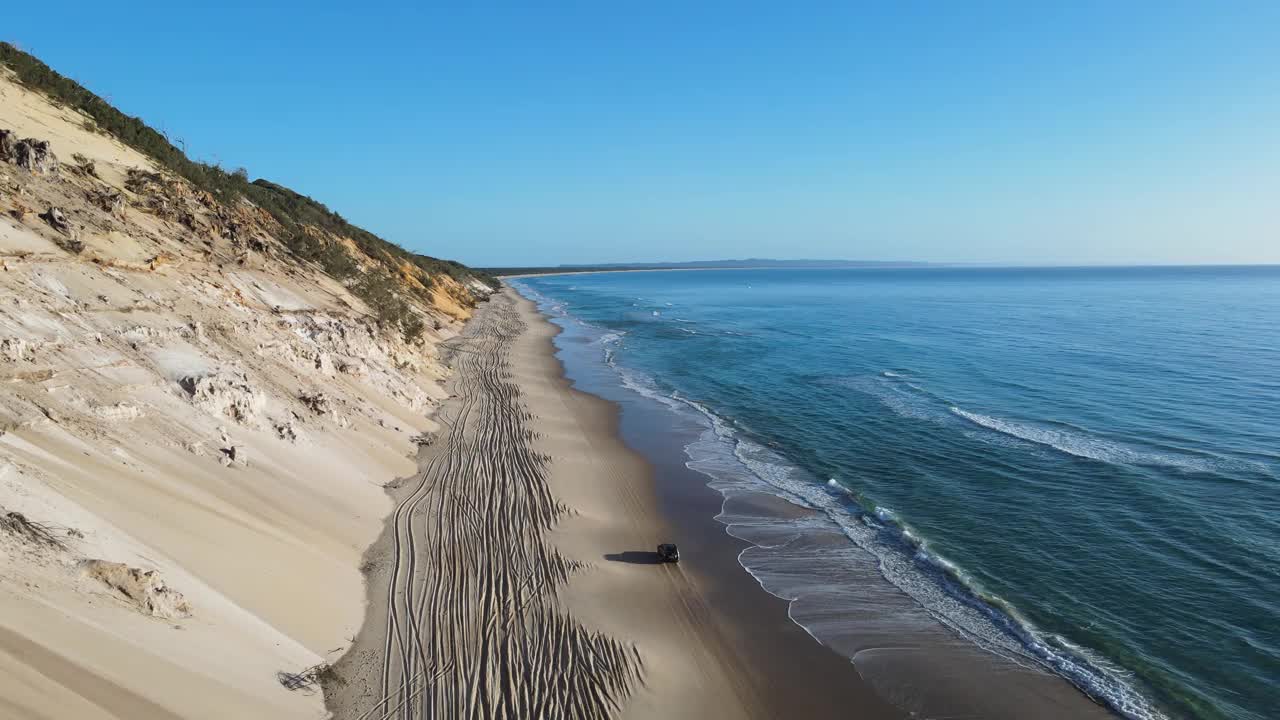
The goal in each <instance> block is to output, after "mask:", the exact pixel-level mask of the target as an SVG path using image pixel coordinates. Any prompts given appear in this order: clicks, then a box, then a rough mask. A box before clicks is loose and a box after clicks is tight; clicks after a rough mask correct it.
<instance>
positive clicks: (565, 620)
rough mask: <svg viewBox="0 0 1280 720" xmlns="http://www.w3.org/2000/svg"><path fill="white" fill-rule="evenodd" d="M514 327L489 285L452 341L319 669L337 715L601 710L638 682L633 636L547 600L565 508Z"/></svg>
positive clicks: (556, 576)
mask: <svg viewBox="0 0 1280 720" xmlns="http://www.w3.org/2000/svg"><path fill="white" fill-rule="evenodd" d="M523 330H524V321H523V320H522V319H521V318H520V317H519V315H518V313H517V310H516V307H515V305H514V302H513V301H512V299H511V298H510V297H508V296H507V295H506V294H505V293H504V294H497V295H495V296H494V297H493V299H492V300H491V301H490V302H489V303H488V305H487V306H486V307H485V308H484V310H483V311H482V312H479V313H477V315H476V317H475V318H474V319H473V320H472V321H471V322H470V323H469V324H468V325H467V327H466V329H465V331H464V333H463V334H462V335H460V336H459V337H458V338H455V339H454V340H453V341H451V342H450V344H449V347H448V349H447V352H448V353H449V354H451V355H452V362H453V365H454V369H455V375H454V378H453V380H452V382H451V385H452V387H451V389H452V392H453V394H454V398H453V399H452V400H451V402H450V403H448V404H447V405H446V408H445V414H444V416H443V417H442V420H443V426H442V429H441V432H440V433H439V435H438V436H437V437H436V438H434V440H433V441H432V442H431V443H430V444H429V445H428V446H426V447H425V448H424V449H423V451H422V452H421V453H420V456H419V459H420V465H419V467H420V470H419V472H418V473H417V474H416V475H415V476H413V477H410V478H408V479H406V480H405V481H403V484H402V485H401V487H400V488H399V491H398V492H397V505H396V508H395V511H394V515H393V517H392V519H391V522H390V525H389V527H388V531H387V535H389V536H384V538H383V540H382V541H380V542H379V544H378V545H375V547H374V549H373V550H371V553H370V556H371V557H370V560H371V563H375V564H381V565H382V567H381V568H379V570H378V571H375V572H374V573H373V575H372V576H371V579H370V589H371V600H372V603H373V604H374V607H371V608H370V610H371V612H370V614H369V617H368V619H367V620H366V626H365V628H364V630H363V631H362V633H361V636H360V638H358V639H357V642H356V644H355V646H354V647H353V649H352V650H351V651H350V652H348V653H347V654H346V655H345V656H344V657H343V658H342V660H340V661H339V662H338V663H337V664H336V665H335V666H334V673H332V674H331V675H330V678H329V680H328V681H327V682H326V683H325V694H326V701H327V703H328V705H329V708H330V710H332V711H333V712H334V716H335V717H337V718H345V719H354V720H390V719H392V718H398V719H400V720H410V719H418V718H606V717H611V716H614V715H615V714H616V713H617V711H619V710H620V708H621V706H622V702H623V701H624V700H625V699H626V698H627V697H628V696H629V695H630V694H631V693H632V691H633V690H634V688H635V687H636V685H637V684H638V683H639V682H640V681H641V672H642V667H641V662H640V656H639V654H638V653H637V651H636V650H635V648H634V647H633V646H631V645H629V644H624V643H621V642H618V641H616V640H614V639H612V638H610V637H607V636H605V635H603V634H602V633H599V632H594V631H590V630H587V629H586V628H584V627H582V626H581V625H580V624H578V623H577V622H575V620H574V618H573V617H571V616H569V615H568V614H567V612H566V611H565V610H564V609H563V608H562V607H560V606H559V604H558V603H557V601H556V591H557V588H558V587H559V586H560V585H561V584H563V583H564V582H565V581H566V580H567V579H568V578H569V576H570V575H571V574H572V573H573V572H575V570H576V569H578V567H579V566H578V565H577V564H576V563H575V562H573V561H570V560H568V559H566V558H564V557H563V556H562V555H561V554H560V553H559V552H557V551H556V549H555V548H554V547H552V546H551V545H550V544H549V542H548V541H547V540H546V539H545V535H546V533H547V532H548V530H550V528H551V527H552V526H553V525H554V524H555V523H556V522H557V520H558V519H559V518H561V517H562V516H564V515H565V514H566V513H567V512H569V510H568V508H566V507H564V506H563V505H562V504H560V503H558V502H557V501H556V499H555V498H554V497H553V496H552V494H551V491H550V489H549V487H548V482H547V466H548V462H549V460H550V458H549V457H548V456H546V455H544V454H540V453H539V452H537V451H536V450H535V449H534V447H533V441H534V439H535V435H534V432H533V431H532V430H531V429H529V424H530V421H531V420H532V415H531V414H530V413H529V411H528V409H527V407H526V405H525V404H524V402H522V399H521V396H520V392H519V390H518V388H517V386H516V384H515V383H514V382H513V377H512V371H511V366H510V350H511V346H512V344H513V343H514V341H515V340H516V338H517V337H518V336H519V335H520V334H521V332H522V331H523ZM379 641H380V642H379ZM379 644H380V647H379Z"/></svg>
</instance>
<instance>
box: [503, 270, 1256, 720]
mask: <svg viewBox="0 0 1280 720" xmlns="http://www.w3.org/2000/svg"><path fill="white" fill-rule="evenodd" d="M520 284H521V285H522V287H524V288H526V289H527V290H532V291H533V293H532V294H534V295H535V296H538V297H540V298H541V299H542V301H543V305H544V307H546V308H549V309H551V310H553V311H556V312H562V313H565V314H567V316H568V317H569V318H572V319H573V320H574V321H576V322H580V323H582V325H583V327H586V328H590V329H592V331H593V332H594V333H595V334H596V337H597V340H598V342H599V344H600V352H601V355H602V357H603V358H604V359H606V360H607V361H608V362H609V363H610V364H612V365H613V366H614V367H615V368H616V369H617V370H618V372H619V377H620V379H622V380H623V381H624V382H626V383H627V384H629V385H630V386H632V387H634V388H635V389H637V390H639V391H641V392H645V393H649V394H652V395H654V396H655V397H659V398H662V399H664V400H665V401H667V402H670V403H672V406H673V408H674V407H677V406H681V405H683V406H687V407H690V408H696V409H697V410H698V411H699V412H703V413H705V415H706V417H707V418H708V419H709V425H708V427H709V431H708V434H707V438H706V442H704V443H692V444H691V446H690V449H689V452H690V458H691V459H690V467H693V468H695V469H701V468H702V467H706V468H711V466H712V465H713V464H714V458H713V455H714V453H715V449H714V448H712V447H711V445H714V444H717V443H718V444H719V446H720V447H721V448H723V446H724V443H726V442H727V443H729V444H730V445H731V447H732V451H733V456H734V457H735V458H736V460H737V461H738V462H739V463H740V465H741V469H742V470H744V471H748V472H750V473H752V474H753V475H754V476H755V478H754V479H755V481H758V484H759V485H760V486H761V487H768V488H772V489H773V491H775V492H776V493H777V494H778V495H779V496H781V497H786V498H788V499H790V500H792V501H794V502H796V503H798V504H804V505H807V506H809V507H815V508H819V509H822V510H824V511H826V512H827V514H828V516H829V517H831V518H832V521H833V522H837V523H840V525H841V526H842V527H843V528H844V530H845V532H846V534H847V535H848V536H849V537H850V539H851V540H852V541H853V542H855V543H857V544H858V545H859V546H860V547H862V548H864V549H866V550H867V551H869V552H872V553H873V554H874V555H875V557H876V558H878V564H879V567H880V570H881V572H882V573H883V574H884V575H885V578H886V579H887V580H889V581H890V582H892V583H893V584H895V585H897V586H898V587H899V588H901V589H902V590H904V591H905V592H907V593H908V594H909V595H911V596H912V597H913V598H915V599H916V600H917V601H918V602H919V603H920V605H921V606H922V607H924V608H926V609H927V610H928V611H929V612H930V613H932V614H933V615H935V616H936V617H938V618H939V619H940V620H942V621H943V622H946V623H947V625H948V626H949V627H952V628H955V629H956V631H957V632H958V633H959V634H961V635H963V636H965V637H967V638H969V639H971V640H973V641H974V642H976V643H978V644H979V645H982V646H984V647H988V648H990V649H993V650H995V651H998V652H999V651H1002V650H1001V648H1005V649H1007V648H1009V647H1012V646H1014V645H1016V646H1017V648H1018V650H1017V652H1018V653H1020V654H1021V656H1023V657H1026V658H1030V659H1031V660H1032V661H1034V662H1036V663H1038V664H1039V665H1040V666H1042V667H1045V668H1049V669H1052V670H1053V671H1054V672H1057V673H1059V674H1062V675H1063V676H1065V677H1067V678H1068V679H1069V680H1071V681H1072V682H1073V683H1075V684H1076V685H1077V686H1078V687H1080V688H1081V689H1082V690H1085V691H1086V692H1088V693H1089V694H1090V695H1092V696H1094V697H1095V698H1096V699H1099V700H1100V701H1102V702H1105V703H1107V704H1109V705H1111V706H1112V707H1113V708H1115V709H1117V710H1118V711H1120V712H1121V714H1123V715H1127V716H1130V717H1191V718H1234V719H1241V720H1243V719H1249V720H1255V719H1261V718H1267V717H1274V713H1275V711H1276V710H1275V709H1276V708H1278V707H1280V689H1278V687H1280V684H1278V680H1280V563H1277V553H1278V551H1280V269H1278V268H1126V269H910V270H883V269H881V270H836V271H828V270H812V271H805V270H767V271H708V272H656V273H626V274H621V273H619V274H598V275H566V276H547V277H540V278H532V279H527V280H522V281H520ZM700 453H705V455H700ZM706 472H707V474H708V475H710V476H712V477H713V478H714V477H718V475H717V471H715V470H713V469H707V470H706ZM713 486H714V485H713ZM827 562H838V560H836V559H828V560H827ZM744 564H747V565H748V569H751V570H752V572H753V573H754V574H756V575H757V577H758V578H760V579H761V582H762V584H765V585H766V587H770V584H771V583H772V584H777V583H779V582H783V581H782V580H779V579H778V578H781V577H783V576H782V575H776V577H772V578H771V577H768V576H766V573H767V572H768V568H766V567H764V566H763V565H761V566H759V567H752V566H751V565H750V563H749V561H747V560H744ZM806 567H807V566H806ZM806 571H807V570H806ZM812 572H814V573H821V572H823V571H822V570H821V569H820V568H819V567H818V566H816V565H815V566H814V569H813V570H812ZM792 575H794V573H793V574H792ZM788 582H792V583H793V584H794V583H795V582H796V581H795V579H794V577H792V579H791V580H789V581H788ZM770 589H771V591H773V592H775V593H777V590H776V588H773V587H770ZM784 590H785V588H784ZM777 594H782V593H777ZM793 618H795V619H796V620H797V621H798V622H800V623H801V624H805V623H806V620H805V618H804V616H803V613H800V614H797V613H794V612H793ZM809 629H810V631H811V632H813V633H814V634H815V635H816V636H818V637H819V638H822V637H823V632H824V628H823V627H820V626H818V625H817V624H816V623H814V624H812V626H810V627H809Z"/></svg>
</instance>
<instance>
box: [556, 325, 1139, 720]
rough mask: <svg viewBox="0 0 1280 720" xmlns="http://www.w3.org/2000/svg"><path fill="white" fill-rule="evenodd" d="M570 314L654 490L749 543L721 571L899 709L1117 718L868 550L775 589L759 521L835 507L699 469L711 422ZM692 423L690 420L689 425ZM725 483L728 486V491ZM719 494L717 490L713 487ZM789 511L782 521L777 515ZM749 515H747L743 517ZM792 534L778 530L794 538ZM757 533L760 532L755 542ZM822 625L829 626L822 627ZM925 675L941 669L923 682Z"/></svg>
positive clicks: (568, 359) (688, 518)
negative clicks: (928, 602)
mask: <svg viewBox="0 0 1280 720" xmlns="http://www.w3.org/2000/svg"><path fill="white" fill-rule="evenodd" d="M556 318H557V325H558V326H559V325H561V324H562V322H561V321H562V318H561V316H560V314H559V313H557V314H556ZM563 325H564V327H565V328H566V329H571V330H573V332H570V333H568V334H566V335H565V336H564V337H562V338H561V340H560V341H557V343H556V345H557V348H558V357H561V359H562V361H563V362H565V363H567V365H568V367H569V368H571V370H572V372H571V373H570V374H571V375H572V376H573V379H574V381H575V386H578V387H581V388H583V389H585V390H586V391H588V392H591V393H594V394H596V395H599V396H601V397H603V398H605V399H607V400H610V401H612V402H613V403H616V404H617V405H618V406H619V407H621V408H622V413H621V414H622V418H623V420H624V422H622V423H621V426H620V428H619V431H620V433H621V434H622V436H623V438H624V440H625V442H626V444H627V445H628V446H629V447H632V448H634V449H635V450H637V451H638V452H640V453H641V455H642V456H643V457H644V458H645V459H646V460H647V461H648V462H649V463H651V464H653V465H654V466H655V467H656V468H657V469H658V471H659V472H658V474H659V476H660V478H661V479H660V480H659V482H657V483H656V485H655V489H656V491H657V493H658V495H659V500H660V504H661V511H662V513H663V514H664V515H665V516H667V517H669V518H671V520H672V522H673V523H674V524H676V525H677V526H678V527H679V528H680V529H682V530H685V529H688V528H699V527H705V526H706V525H708V524H709V525H712V526H714V527H713V530H712V534H718V535H719V536H720V537H721V538H722V539H724V540H725V541H727V542H729V543H732V544H733V545H734V546H735V547H736V548H737V549H738V550H739V551H741V554H735V555H733V556H731V557H730V561H729V562H728V563H725V564H723V565H720V566H719V567H720V570H721V571H722V573H723V574H724V575H726V576H728V577H729V578H730V580H732V579H733V578H734V577H735V576H736V578H737V579H742V578H745V579H746V580H747V584H748V585H749V588H748V589H746V590H742V591H741V592H743V593H748V594H749V593H759V594H766V595H768V597H769V599H770V600H775V601H776V602H777V604H778V606H779V609H778V611H777V616H778V617H782V618H784V619H786V622H787V623H788V624H791V625H792V627H793V628H799V629H802V631H803V633H804V634H805V635H806V637H805V639H806V641H808V642H809V643H811V644H813V645H815V646H822V647H823V648H824V649H827V648H828V647H829V648H831V649H830V650H829V651H828V652H831V654H833V655H836V656H837V657H838V658H839V659H840V660H841V661H842V662H844V663H847V665H846V667H848V668H849V669H850V670H854V669H855V667H856V670H854V672H853V673H852V675H853V676H854V678H855V679H856V680H857V681H858V682H860V683H863V684H865V685H867V686H870V687H873V688H875V690H876V693H877V697H878V698H892V699H893V701H894V704H895V705H896V706H897V707H895V708H893V709H892V710H891V712H898V713H903V712H907V711H910V712H913V713H915V714H923V715H926V716H933V715H938V714H943V715H947V714H957V713H958V714H963V715H972V716H980V717H993V718H1021V717H1026V716H1028V714H1032V715H1035V716H1037V717H1046V718H1084V717H1088V718H1095V719H1097V720H1101V719H1102V718H1110V717H1115V715H1114V714H1113V710H1111V709H1109V708H1108V707H1105V706H1104V705H1102V704H1099V703H1098V702H1097V701H1095V700H1094V699H1092V698H1091V697H1089V696H1088V695H1087V693H1085V692H1082V690H1081V689H1080V688H1078V687H1073V685H1072V684H1071V683H1070V682H1068V681H1067V680H1066V679H1065V678H1063V677H1061V676H1060V675H1058V674H1056V673H1049V672H1045V671H1043V670H1039V669H1031V668H1029V667H1026V666H1024V665H1023V664H1021V663H1015V662H1013V661H1011V660H1009V659H1007V658H1003V657H1000V656H997V655H995V654H992V652H990V651H989V650H986V649H982V648H979V647H978V646H977V645H975V644H974V643H973V642H972V641H970V640H968V639H965V638H963V637H961V636H958V635H956V633H955V631H954V630H951V629H948V628H946V627H944V626H943V625H942V624H941V623H940V622H939V621H938V620H936V619H935V618H933V617H931V616H930V614H929V613H927V612H926V611H924V610H923V608H921V607H920V606H919V605H918V604H917V602H916V601H914V600H912V599H911V598H910V597H908V596H907V595H906V594H904V593H903V592H902V591H901V590H900V589H898V588H896V587H894V586H893V585H891V584H890V583H889V582H888V581H887V580H886V579H885V578H884V577H883V576H882V575H881V573H880V571H879V570H878V569H877V567H876V565H875V563H874V561H873V562H871V563H870V564H867V563H866V562H865V560H854V561H853V562H854V564H853V565H849V566H845V565H842V566H840V567H838V568H837V567H832V568H831V570H832V571H833V572H834V574H833V575H831V576H830V577H825V576H824V578H823V579H822V582H821V583H820V585H822V586H823V588H822V589H819V588H817V587H813V588H810V589H809V590H801V591H800V595H799V596H798V597H796V596H792V595H790V594H789V593H790V592H792V591H791V590H785V587H784V592H785V593H786V595H785V597H786V598H788V599H783V598H782V597H780V596H778V595H774V594H773V593H774V592H776V590H774V589H771V588H773V586H774V584H775V583H773V582H770V580H769V579H768V578H766V577H761V576H759V575H757V573H756V571H755V570H751V569H750V567H751V566H752V565H753V564H758V562H759V561H761V560H764V561H766V562H767V561H768V557H769V555H770V553H772V552H773V551H772V550H771V549H769V548H770V547H771V546H772V545H773V544H775V543H777V542H779V540H765V541H763V542H765V543H766V545H765V546H761V545H759V544H757V543H759V542H762V541H761V540H760V539H759V537H766V536H768V535H767V533H766V535H765V536H760V531H759V530H756V529H755V528H757V527H758V526H757V525H756V523H759V522H760V521H763V522H764V523H765V526H768V527H773V528H775V530H774V531H773V532H775V533H776V532H777V528H780V527H787V526H788V525H790V522H789V521H791V520H796V519H799V520H801V524H804V522H806V521H807V520H808V519H810V518H812V519H814V520H826V518H825V517H821V516H820V515H818V514H816V513H815V512H814V511H812V510H809V509H807V508H805V507H802V506H799V505H795V504H793V503H792V502H789V501H787V500H785V499H783V498H781V497H779V496H778V495H776V494H775V493H774V492H772V491H768V490H764V488H767V487H768V486H767V485H764V484H762V483H759V482H756V481H752V482H748V483H746V484H745V485H744V484H742V483H741V482H737V481H733V482H730V483H729V484H728V485H727V486H725V482H724V480H723V479H718V477H719V476H718V475H712V476H709V475H708V474H707V473H706V472H704V471H698V470H693V469H691V468H690V467H689V465H688V462H689V461H690V459H691V457H692V456H690V455H688V454H687V453H686V446H688V445H689V443H690V442H691V440H696V439H697V438H698V437H699V434H700V432H701V431H702V430H705V429H706V428H705V426H703V425H700V424H696V423H693V424H690V423H688V422H687V420H688V418H687V417H685V416H684V414H683V413H677V412H673V411H672V410H671V408H670V407H669V406H668V404H666V403H665V402H664V403H660V402H659V401H658V400H657V399H655V398H654V397H653V396H650V395H648V394H647V393H646V394H641V393H639V392H637V391H636V390H634V389H632V388H631V387H630V382H626V383H624V382H622V381H620V379H619V377H618V375H617V371H616V370H615V369H614V368H612V367H611V366H609V365H607V364H606V363H604V362H602V361H601V360H600V359H599V358H598V357H597V356H598V354H599V347H598V343H597V342H596V338H594V337H593V336H591V333H581V332H578V331H577V330H576V326H575V325H574V324H572V323H563ZM703 412H706V410H705V409H704V410H703ZM681 418H684V420H681ZM682 422H684V423H685V424H686V425H688V426H687V427H678V426H679V425H680V424H681V423H682ZM698 444H700V442H699V443H698ZM695 465H696V464H695ZM722 486H723V487H722ZM713 487H715V488H717V489H715V490H713V489H712V488H713ZM726 488H730V489H726ZM721 490H725V491H726V492H727V493H729V494H722V493H721ZM762 490H764V491H762ZM699 491H702V492H699ZM708 494H709V495H710V496H711V498H707V495H708ZM712 518H716V520H712ZM779 520H781V521H783V522H782V523H778V522H777V521H779ZM744 521H745V522H747V524H746V525H741V524H740V523H741V522H744ZM828 522H829V521H828ZM735 528H737V529H736V530H735ZM744 532H745V534H743V533H744ZM793 532H794V531H793ZM806 532H807V535H806V538H805V540H804V544H805V546H806V547H809V546H811V547H810V550H812V551H816V552H818V553H819V554H823V553H825V552H826V551H827V550H830V551H833V552H835V553H836V554H837V555H842V554H843V553H847V552H850V551H852V552H854V553H855V554H860V553H861V551H859V550H857V549H856V548H855V547H854V546H853V545H852V544H851V542H850V538H848V537H845V535H844V534H843V533H841V532H838V531H837V532H824V533H820V534H816V535H815V534H812V533H810V532H808V531H806ZM791 534H792V533H788V534H787V535H785V536H782V537H781V538H779V539H781V540H784V541H785V538H786V537H790V536H791ZM753 537H755V538H757V541H756V542H748V539H750V538H753ZM737 538H744V539H741V540H740V539H737ZM682 542H684V541H682ZM682 547H683V545H682ZM785 555H787V552H786V550H785V549H783V552H782V553H781V554H780V555H778V556H777V560H776V561H775V563H776V562H783V563H784V565H782V566H777V565H776V564H775V566H774V568H775V570H774V571H775V572H776V571H777V570H778V569H780V568H786V567H788V566H790V564H791V563H792V562H793V561H794V560H798V559H800V558H799V557H797V558H794V559H792V560H788V559H786V558H785V557H783V556H785ZM802 555H803V553H802ZM748 556H751V557H752V558H753V559H752V560H751V562H747V561H745V560H744V559H743V558H746V557H748ZM867 559H870V558H869V557H868V558H867ZM863 565H866V567H863ZM793 572H794V571H793ZM801 572H803V571H801ZM799 577H800V576H797V579H798V578H799ZM793 582H794V581H793ZM810 584H811V583H810ZM801 585H804V583H803V582H802V583H801ZM839 588H844V590H840V589H839ZM833 591H834V592H833ZM846 591H851V592H846ZM810 594H812V595H813V597H809V596H810ZM814 623H817V625H816V626H815V625H814ZM833 623H834V625H833ZM815 627H816V628H821V629H818V630H816V631H815ZM850 658H857V661H856V662H855V661H852V660H850ZM849 663H851V664H849ZM921 678H931V680H929V681H928V682H924V683H921V682H920V679H921ZM993 684H998V685H999V686H1001V687H1002V688H1003V692H1002V693H1000V694H998V695H993V694H991V693H987V692H985V689H989V688H990V687H992V686H993Z"/></svg>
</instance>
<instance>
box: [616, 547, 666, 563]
mask: <svg viewBox="0 0 1280 720" xmlns="http://www.w3.org/2000/svg"><path fill="white" fill-rule="evenodd" d="M604 559H605V560H608V561H610V562H622V563H631V564H632V565H661V564H662V556H661V555H659V554H658V553H656V552H644V551H640V550H627V551H626V552H620V553H609V554H607V555H605V556H604Z"/></svg>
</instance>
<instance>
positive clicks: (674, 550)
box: [658, 543, 680, 563]
mask: <svg viewBox="0 0 1280 720" xmlns="http://www.w3.org/2000/svg"><path fill="white" fill-rule="evenodd" d="M658 557H660V558H662V562H673V563H678V562H680V548H678V547H676V546H675V543H662V544H661V545H659V546H658Z"/></svg>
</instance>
